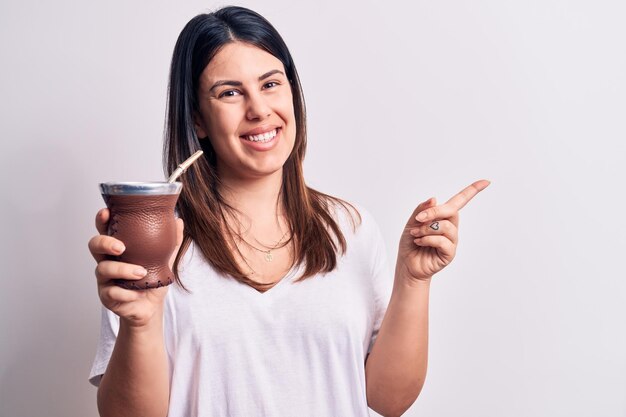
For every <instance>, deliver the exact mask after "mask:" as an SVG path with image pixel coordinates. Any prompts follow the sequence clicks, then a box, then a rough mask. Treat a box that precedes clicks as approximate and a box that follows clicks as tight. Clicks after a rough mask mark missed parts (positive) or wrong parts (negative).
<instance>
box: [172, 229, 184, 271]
mask: <svg viewBox="0 0 626 417" xmlns="http://www.w3.org/2000/svg"><path fill="white" fill-rule="evenodd" d="M184 230H185V223H184V222H183V219H181V218H177V219H176V247H174V251H173V252H172V256H170V261H169V267H170V269H172V268H173V267H174V261H175V260H176V255H177V254H178V249H180V245H181V244H182V243H183V236H184V234H183V231H184Z"/></svg>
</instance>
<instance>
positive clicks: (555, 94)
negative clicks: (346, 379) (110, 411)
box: [0, 0, 626, 417]
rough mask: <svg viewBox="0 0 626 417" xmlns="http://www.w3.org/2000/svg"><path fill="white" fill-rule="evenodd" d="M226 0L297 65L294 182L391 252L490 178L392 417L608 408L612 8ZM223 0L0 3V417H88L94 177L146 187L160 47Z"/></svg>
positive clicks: (619, 344) (616, 110)
mask: <svg viewBox="0 0 626 417" xmlns="http://www.w3.org/2000/svg"><path fill="white" fill-rule="evenodd" d="M240 4H242V5H246V6H249V7H252V8H253V9H255V10H257V11H259V12H260V13H261V14H263V15H265V16H266V17H267V18H268V19H269V20H270V21H271V22H272V23H273V24H274V25H275V26H276V27H277V29H278V30H279V32H281V34H282V35H283V37H284V38H285V40H286V42H287V44H288V45H289V47H290V49H291V51H292V54H293V56H294V58H295V61H296V64H297V66H298V70H299V71H300V75H301V78H302V83H303V86H304V91H305V97H306V100H307V106H308V115H309V129H310V130H309V131H310V136H309V150H308V154H307V160H306V165H305V174H306V176H307V178H308V181H309V184H310V185H312V186H313V187H316V188H318V189H320V190H322V191H324V192H327V193H331V194H334V195H338V196H340V197H343V198H346V199H348V200H350V201H355V202H359V203H361V204H363V205H364V206H365V207H367V208H369V210H370V211H371V212H373V214H374V215H375V217H376V218H377V220H378V222H379V224H380V225H381V227H382V228H383V231H384V234H385V238H386V240H387V243H388V249H389V254H390V257H391V259H395V251H396V245H397V239H398V237H399V232H400V230H401V228H402V226H403V225H404V223H405V221H406V220H407V218H408V216H409V214H410V213H411V212H412V210H413V208H414V207H415V206H416V205H417V204H418V203H419V202H421V201H423V200H425V199H427V198H429V197H431V196H435V197H437V198H438V200H439V202H442V203H443V202H445V201H446V200H447V199H448V198H449V197H450V196H452V195H453V194H454V193H456V192H458V191H459V190H461V189H462V188H463V187H464V186H466V185H468V184H470V183H471V182H472V181H474V180H476V179H480V178H487V179H490V180H491V181H492V184H491V186H490V187H489V188H487V189H486V190H485V191H483V192H482V193H481V194H479V195H478V196H477V197H476V198H475V199H474V200H473V201H472V202H470V204H469V205H467V206H466V207H465V208H464V209H463V210H462V212H461V224H460V246H459V248H458V252H457V257H456V259H455V260H454V262H453V263H452V264H451V265H450V266H449V267H448V268H446V269H445V270H444V271H442V272H441V273H440V274H438V275H437V276H436V277H435V279H434V283H433V286H432V296H431V341H430V349H431V350H430V363H429V375H428V378H427V381H426V385H425V387H424V390H423V391H422V394H421V396H420V398H419V399H418V400H417V402H416V403H415V404H414V405H413V407H411V409H410V410H409V411H408V412H407V413H406V414H405V415H407V416H437V417H445V416H481V417H491V416H493V417H501V416H507V417H508V416H511V417H517V416H519V417H522V416H546V417H555V416H568V417H574V416H594V417H595V416H602V417H618V416H619V417H624V416H626V359H625V358H626V326H625V325H626V282H625V279H624V278H625V274H624V272H623V267H622V265H623V261H624V250H625V249H626V240H625V237H624V232H625V229H626V228H625V220H624V214H623V210H624V204H625V203H626V199H625V197H624V185H623V180H624V179H626V175H625V174H626V168H624V165H625V163H626V146H625V142H626V122H625V120H626V118H625V116H626V98H625V97H626V77H625V75H624V74H626V46H625V45H626V42H625V39H626V25H624V21H625V20H626V19H625V18H626V6H625V3H624V2H618V1H602V0H600V1H597V0H596V1H558V0H529V1H528V0H527V1H503V0H492V1H473V2H463V1H459V0H452V1H438V2H425V1H419V2H408V1H407V2H399V1H373V0H369V1H364V0H359V1H356V0H354V1H330V0H322V1H317V2H306V3H302V4H300V3H299V2H294V1H291V0H265V1H263V2H243V3H240ZM219 5H221V4H218V3H210V2H206V1H202V2H201V1H186V2H174V1H145V0H144V1H107V2H104V1H100V2H94V1H70V0H57V1H54V2H35V1H24V0H22V1H18V0H3V1H2V3H0V56H1V57H2V60H1V62H2V64H1V66H0V75H1V77H0V106H1V107H0V117H1V119H0V120H1V127H2V131H1V133H2V140H1V143H2V145H1V146H2V149H1V152H0V166H1V167H2V175H1V181H2V183H1V184H0V186H1V189H2V193H0V199H1V204H0V207H1V210H2V213H1V217H2V233H1V241H2V247H1V248H0V249H1V250H0V255H1V257H2V269H1V270H2V277H1V280H2V281H1V285H2V286H1V288H0V326H1V327H0V416H1V417H33V416H48V417H90V416H96V415H97V412H96V406H95V392H96V390H95V388H93V387H91V386H90V385H89V384H88V382H87V375H88V371H89V368H90V365H91V360H92V358H93V355H94V353H95V347H96V340H97V336H98V326H99V312H100V307H99V301H98V298H97V295H96V291H95V289H96V285H95V280H94V275H93V269H94V267H95V262H94V261H93V260H92V259H91V257H90V255H89V253H88V250H87V241H88V240H89V238H90V237H91V236H92V235H93V234H94V233H95V229H94V226H93V221H94V215H95V213H96V211H97V210H98V209H99V208H100V207H103V202H102V200H101V198H100V195H99V193H98V190H97V183H98V182H101V181H111V180H161V179H162V178H163V174H162V169H161V144H162V139H161V138H162V129H163V119H164V111H165V94H166V84H167V75H168V67H169V60H170V57H171V53H172V49H173V46H174V42H175V40H176V37H177V35H178V33H179V32H180V30H181V29H182V27H183V26H184V24H185V23H186V22H187V21H188V20H189V19H190V18H192V17H193V16H194V15H195V14H197V13H200V12H203V11H205V10H207V9H213V8H215V7H217V6H219ZM338 395H340V394H338ZM372 415H374V413H372ZM320 417H322V416H320ZM342 417H343V416H342Z"/></svg>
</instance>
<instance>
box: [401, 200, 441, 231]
mask: <svg viewBox="0 0 626 417" xmlns="http://www.w3.org/2000/svg"><path fill="white" fill-rule="evenodd" d="M436 205H437V199H436V198H435V197H431V198H429V199H428V200H426V201H424V202H422V203H420V204H419V205H418V206H417V207H416V208H415V210H413V214H411V217H410V218H409V221H408V222H407V226H408V227H416V226H419V225H420V222H418V221H417V219H416V218H415V217H417V215H418V214H420V213H421V212H422V211H424V210H426V209H428V208H431V207H434V206H436Z"/></svg>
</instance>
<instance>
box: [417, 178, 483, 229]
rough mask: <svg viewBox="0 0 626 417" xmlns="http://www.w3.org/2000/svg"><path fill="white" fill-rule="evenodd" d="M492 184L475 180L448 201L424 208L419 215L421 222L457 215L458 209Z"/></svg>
mask: <svg viewBox="0 0 626 417" xmlns="http://www.w3.org/2000/svg"><path fill="white" fill-rule="evenodd" d="M489 184H490V182H489V181H487V180H480V181H476V182H474V183H473V184H472V185H470V186H469V187H467V188H465V189H464V190H463V191H461V192H460V193H458V194H457V195H455V196H454V197H452V198H451V199H450V200H448V201H446V203H445V204H442V205H441V206H436V207H432V208H430V209H428V210H424V211H423V212H421V213H420V214H419V215H418V216H417V217H416V220H417V221H419V222H427V221H429V220H434V219H447V218H450V217H453V216H455V215H457V213H458V211H459V210H460V209H462V208H463V207H464V206H465V205H466V204H467V203H468V202H469V201H470V200H471V199H472V198H473V197H474V196H475V195H476V194H478V193H479V192H480V191H482V190H484V189H485V188H486V187H487V186H488V185H489Z"/></svg>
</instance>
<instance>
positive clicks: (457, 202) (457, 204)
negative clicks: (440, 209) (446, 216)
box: [446, 180, 491, 210]
mask: <svg viewBox="0 0 626 417" xmlns="http://www.w3.org/2000/svg"><path fill="white" fill-rule="evenodd" d="M489 184H491V182H490V181H487V180H478V181H475V182H473V183H472V184H471V185H469V186H468V187H466V188H464V189H463V190H462V191H461V192H460V193H458V194H456V195H455V196H453V197H452V198H451V199H449V200H448V201H446V204H449V205H451V206H453V207H454V208H456V209H457V210H460V209H462V208H463V207H465V205H466V204H467V203H469V201H470V200H471V199H472V198H474V197H475V196H476V194H478V193H479V192H481V191H482V190H484V189H485V188H487V186H488V185H489Z"/></svg>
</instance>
